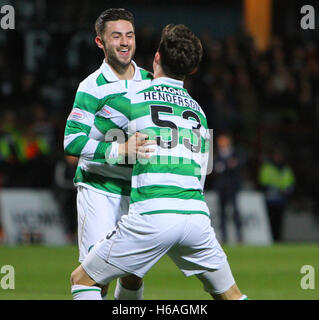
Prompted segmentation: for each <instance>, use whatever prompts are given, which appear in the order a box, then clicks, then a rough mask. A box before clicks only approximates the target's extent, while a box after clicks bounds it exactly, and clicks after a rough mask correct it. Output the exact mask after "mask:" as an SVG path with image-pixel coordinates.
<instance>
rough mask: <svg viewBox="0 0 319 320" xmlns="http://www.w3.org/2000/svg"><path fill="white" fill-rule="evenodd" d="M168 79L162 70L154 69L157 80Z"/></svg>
mask: <svg viewBox="0 0 319 320" xmlns="http://www.w3.org/2000/svg"><path fill="white" fill-rule="evenodd" d="M163 77H164V78H168V76H167V75H166V74H165V73H164V72H163V69H162V68H155V69H154V79H157V78H163Z"/></svg>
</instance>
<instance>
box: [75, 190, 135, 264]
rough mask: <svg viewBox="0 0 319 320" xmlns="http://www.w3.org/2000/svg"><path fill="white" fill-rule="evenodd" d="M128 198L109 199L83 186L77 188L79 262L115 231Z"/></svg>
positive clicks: (125, 210)
mask: <svg viewBox="0 0 319 320" xmlns="http://www.w3.org/2000/svg"><path fill="white" fill-rule="evenodd" d="M129 199H130V198H129V197H128V196H122V197H111V196H108V195H105V194H103V193H99V192H96V191H94V190H92V189H89V188H85V187H83V186H78V187H77V211H78V246H79V261H80V262H82V261H83V260H84V258H85V257H86V255H87V254H88V252H89V251H90V249H91V248H92V247H93V246H94V245H95V244H96V243H97V242H98V241H99V240H101V239H102V238H105V236H106V235H107V234H108V233H109V232H112V230H114V229H115V227H116V225H117V223H118V221H119V220H120V218H121V217H122V215H123V214H127V212H128V208H129Z"/></svg>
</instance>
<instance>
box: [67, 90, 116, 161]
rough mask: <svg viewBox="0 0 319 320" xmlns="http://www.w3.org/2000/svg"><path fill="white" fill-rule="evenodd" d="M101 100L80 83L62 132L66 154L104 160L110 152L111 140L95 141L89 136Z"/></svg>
mask: <svg viewBox="0 0 319 320" xmlns="http://www.w3.org/2000/svg"><path fill="white" fill-rule="evenodd" d="M100 105H101V101H100V100H99V99H98V98H97V97H95V96H94V95H92V94H91V93H88V92H87V90H85V86H84V85H83V84H80V86H79V88H78V90H77V93H76V96H75V100H74V104H73V108H72V110H71V113H70V115H69V117H68V118H67V121H66V127H65V132H64V152H65V154H67V155H72V156H76V157H83V158H84V159H87V160H102V161H103V160H105V156H108V155H110V154H111V147H112V143H111V142H104V141H97V140H95V139H92V138H90V137H89V134H90V131H91V129H92V126H93V124H94V119H95V114H96V112H97V111H98V110H99V109H100Z"/></svg>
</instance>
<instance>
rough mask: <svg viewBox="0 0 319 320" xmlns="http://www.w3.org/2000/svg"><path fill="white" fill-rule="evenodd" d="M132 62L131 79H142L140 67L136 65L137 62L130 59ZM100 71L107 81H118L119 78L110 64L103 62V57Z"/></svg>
mask: <svg viewBox="0 0 319 320" xmlns="http://www.w3.org/2000/svg"><path fill="white" fill-rule="evenodd" d="M132 64H133V66H134V70H135V71H134V76H133V79H132V80H134V81H141V80H142V75H141V72H140V68H139V67H138V66H137V64H136V63H135V61H133V60H132ZM100 69H101V72H102V74H103V76H104V77H105V79H106V80H107V81H108V82H116V81H120V79H119V78H118V77H117V76H116V75H115V73H114V72H113V70H112V68H111V67H110V65H109V64H108V63H106V62H105V59H104V60H103V63H102V65H101V67H100Z"/></svg>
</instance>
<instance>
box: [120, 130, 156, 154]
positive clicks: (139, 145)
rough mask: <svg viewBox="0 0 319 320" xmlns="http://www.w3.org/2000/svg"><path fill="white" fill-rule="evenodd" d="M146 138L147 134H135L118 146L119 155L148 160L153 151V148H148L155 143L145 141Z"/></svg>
mask: <svg viewBox="0 0 319 320" xmlns="http://www.w3.org/2000/svg"><path fill="white" fill-rule="evenodd" d="M147 138H148V135H147V134H144V133H141V132H135V133H134V134H133V135H132V136H131V137H129V139H128V140H127V141H126V142H125V143H122V144H120V145H119V155H122V156H128V157H134V158H149V157H150V153H151V152H154V151H155V149H154V148H151V147H149V146H150V145H155V144H156V141H154V140H147Z"/></svg>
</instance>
